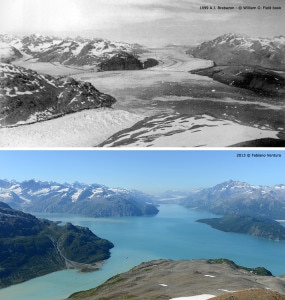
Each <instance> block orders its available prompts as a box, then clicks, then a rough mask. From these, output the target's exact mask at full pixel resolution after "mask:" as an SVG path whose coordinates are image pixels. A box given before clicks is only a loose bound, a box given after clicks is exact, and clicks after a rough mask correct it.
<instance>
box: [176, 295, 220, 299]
mask: <svg viewBox="0 0 285 300" xmlns="http://www.w3.org/2000/svg"><path fill="white" fill-rule="evenodd" d="M214 297H216V296H215V295H210V294H202V295H197V296H189V297H178V298H171V299H170V300H208V299H211V298H214Z"/></svg>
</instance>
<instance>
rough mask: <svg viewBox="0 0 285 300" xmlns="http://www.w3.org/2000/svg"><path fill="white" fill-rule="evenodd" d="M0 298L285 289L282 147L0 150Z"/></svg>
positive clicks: (204, 295)
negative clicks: (184, 149) (225, 149)
mask: <svg viewBox="0 0 285 300" xmlns="http://www.w3.org/2000/svg"><path fill="white" fill-rule="evenodd" d="M0 165H1V170H0V178H1V180H0V234H1V236H0V267H1V269H0V287H1V289H0V298H1V299H9V300H16V299H21V300H36V299H42V300H63V299H80V300H84V299H86V300H87V299H88V300H90V299H118V300H119V299H144V300H147V299H169V300H170V299H172V300H173V299H179V300H185V299H187V300H197V299H199V300H206V299H215V300H216V299H217V300H218V299H219V300H220V299H237V300H242V299H284V297H285V296H284V295H285V277H284V274H285V271H284V251H285V243H284V241H285V182H284V167H285V155H284V151H273V150H262V151H255V150H254V151H253V150H245V151H233V150H227V151H219V150H216V151H210V150H207V151H202V150H200V151H198V150H196V151H181V150H179V151H173V150H172V151H145V150H144V151H127V150H125V151H119V150H116V151H94V150H93V151H31V150H29V151H1V152H0Z"/></svg>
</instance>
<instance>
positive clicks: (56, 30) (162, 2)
mask: <svg viewBox="0 0 285 300" xmlns="http://www.w3.org/2000/svg"><path fill="white" fill-rule="evenodd" d="M244 5H251V6H257V5H260V6H261V9H259V10H245V9H241V10H239V9H238V7H239V6H241V7H243V6H244ZM264 5H265V6H271V7H272V6H281V8H282V9H281V10H273V9H263V6H264ZM201 6H207V7H208V9H201ZM214 6H215V8H216V9H210V7H212V8H213V7H214ZM218 6H234V7H237V8H236V9H234V10H219V9H217V8H218ZM284 25H285V1H284V0H258V1H257V0H176V1H175V0H0V28H1V32H2V33H13V34H20V35H28V34H31V33H39V34H47V35H51V34H52V35H57V36H67V35H68V36H77V35H81V36H83V37H98V38H99V37H100V38H106V39H110V40H114V41H124V42H138V43H141V44H143V45H146V46H162V45H166V44H168V43H174V44H184V45H185V44H186V45H191V44H195V43H198V42H201V41H204V40H209V39H212V38H215V37H217V36H219V35H221V34H224V33H229V32H234V33H241V34H248V35H250V36H259V37H260V36H261V37H272V36H275V35H281V34H284V32H283V29H284Z"/></svg>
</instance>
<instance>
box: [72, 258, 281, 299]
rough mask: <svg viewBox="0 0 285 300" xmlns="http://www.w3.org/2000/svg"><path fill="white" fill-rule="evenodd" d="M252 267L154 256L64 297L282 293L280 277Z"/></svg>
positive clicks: (140, 297)
mask: <svg viewBox="0 0 285 300" xmlns="http://www.w3.org/2000/svg"><path fill="white" fill-rule="evenodd" d="M262 269H264V268H262ZM255 270H256V269H250V268H245V267H241V266H238V265H236V264H235V263H233V262H232V261H230V260H227V259H218V260H178V261H172V260H154V261H150V262H145V263H142V264H141V265H139V266H137V267H135V268H133V269H131V270H130V271H128V272H126V273H122V274H119V275H116V276H114V277H112V278H110V279H109V280H107V281H106V282H105V283H103V284H102V285H100V286H98V287H97V288H94V289H91V290H88V291H82V292H78V293H75V294H73V295H71V296H70V297H69V298H68V299H73V300H75V299H80V300H84V299H88V300H96V299H138V300H140V299H141V300H145V299H172V298H179V297H191V296H197V295H202V294H206V295H212V297H214V296H218V295H228V293H229V292H230V291H239V290H244V289H251V288H257V289H264V292H265V289H272V290H273V291H275V292H278V293H280V294H285V279H284V278H281V277H280V278H276V277H272V276H270V273H268V274H269V275H265V276H261V275H256V274H255ZM264 270H265V269H264ZM266 274H267V273H266ZM283 296H284V295H283ZM231 299H235V298H231ZM256 299H259V298H256Z"/></svg>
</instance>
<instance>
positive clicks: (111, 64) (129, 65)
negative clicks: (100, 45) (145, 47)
mask: <svg viewBox="0 0 285 300" xmlns="http://www.w3.org/2000/svg"><path fill="white" fill-rule="evenodd" d="M99 69H100V70H101V71H117V70H141V69H143V64H142V63H141V62H140V61H139V60H138V59H137V58H136V57H134V56H133V55H131V54H129V53H126V52H123V53H119V54H116V55H114V56H113V57H112V58H110V59H109V60H107V61H104V62H102V63H100V65H99Z"/></svg>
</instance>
